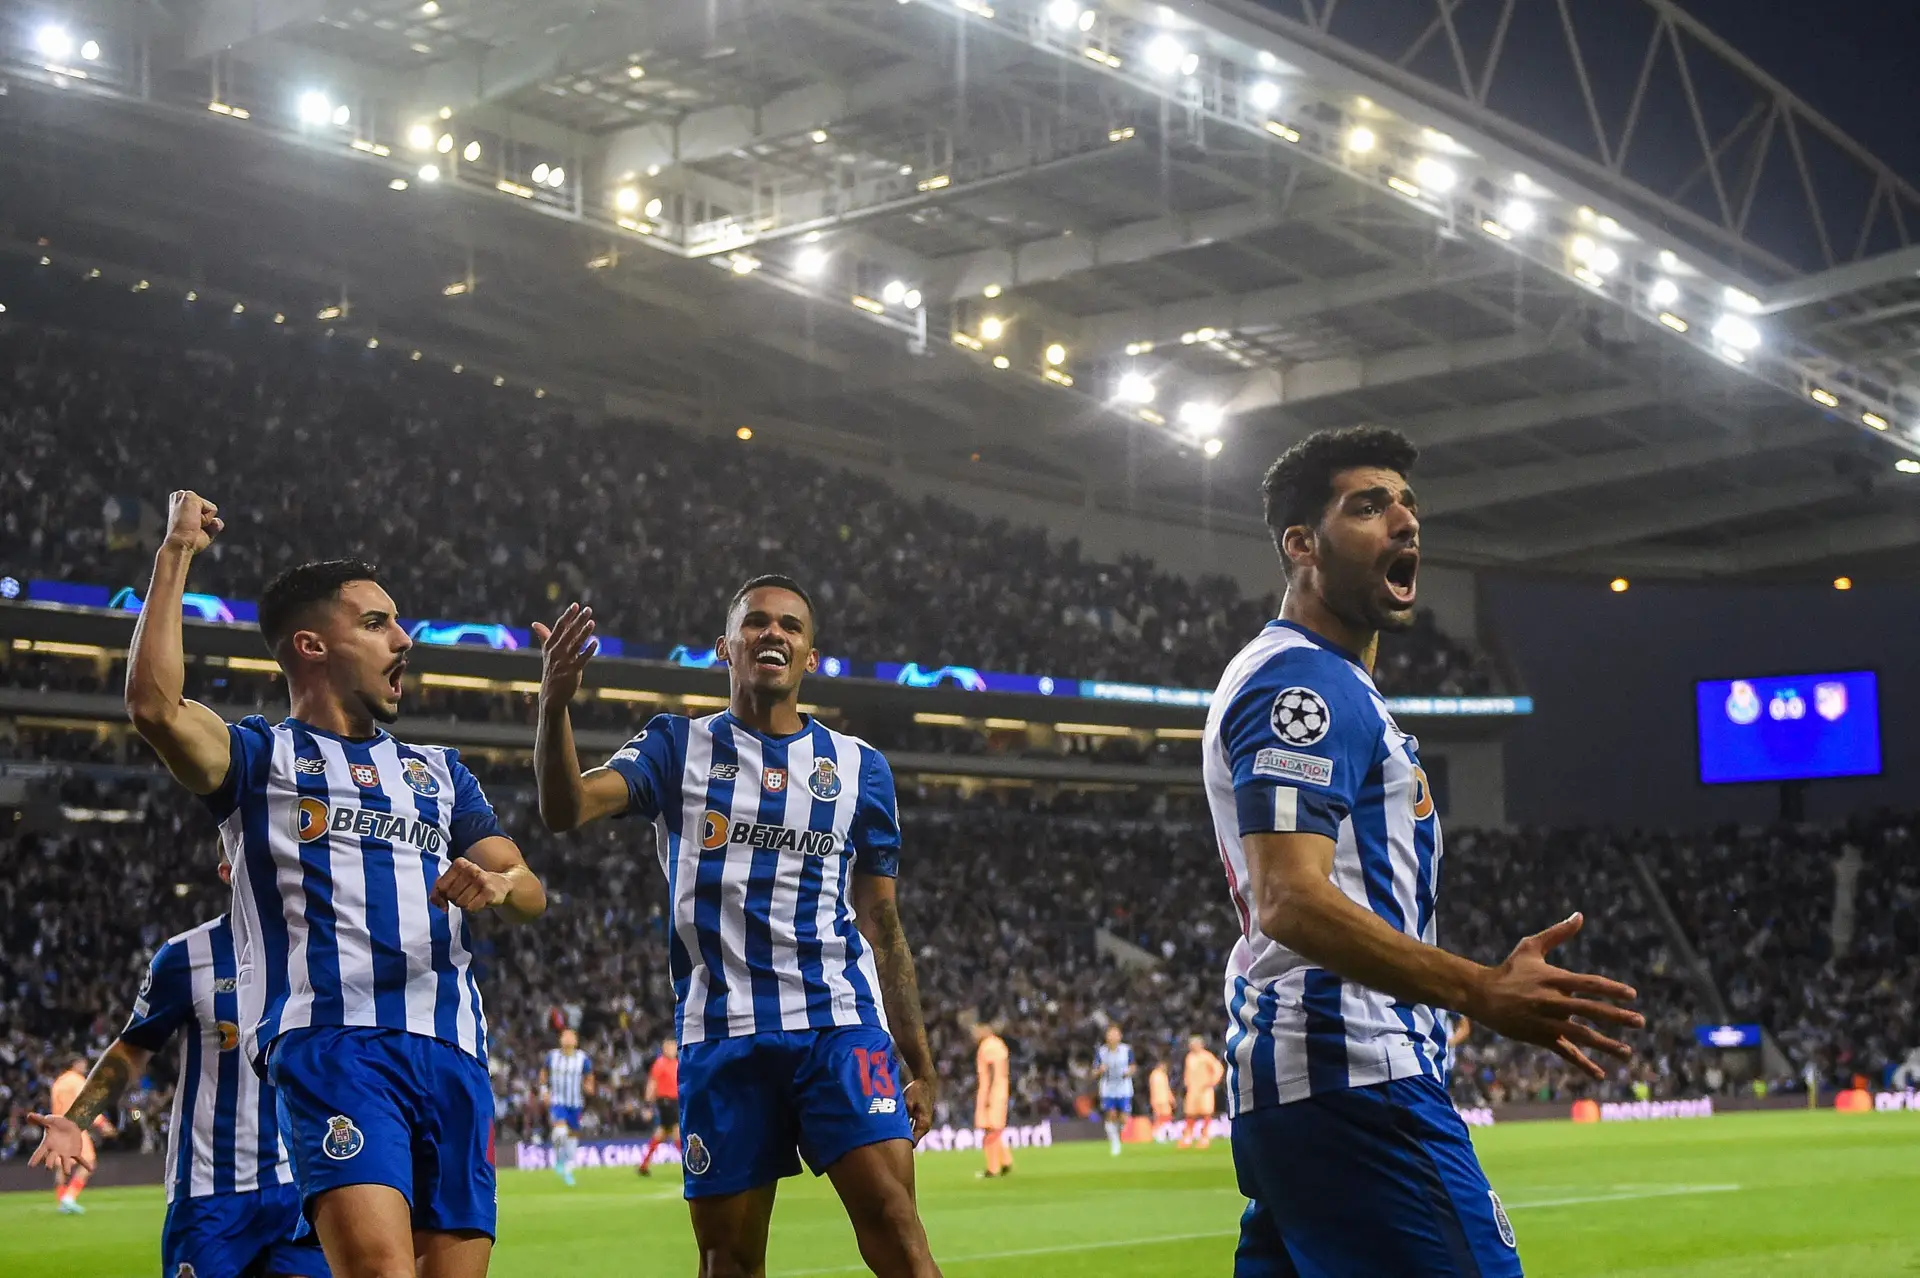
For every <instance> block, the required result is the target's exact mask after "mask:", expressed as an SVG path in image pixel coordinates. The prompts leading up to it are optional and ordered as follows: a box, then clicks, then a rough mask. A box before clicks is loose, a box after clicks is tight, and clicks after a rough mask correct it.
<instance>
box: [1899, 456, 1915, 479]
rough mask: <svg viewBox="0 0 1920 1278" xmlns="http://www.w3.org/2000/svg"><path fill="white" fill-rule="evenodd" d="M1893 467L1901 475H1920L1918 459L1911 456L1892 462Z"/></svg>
mask: <svg viewBox="0 0 1920 1278" xmlns="http://www.w3.org/2000/svg"><path fill="white" fill-rule="evenodd" d="M1893 468H1894V469H1895V470H1897V471H1899V472H1900V473H1901V474H1903V475H1920V461H1915V460H1914V459H1913V458H1911V457H1902V458H1901V459H1900V460H1899V461H1897V462H1895V463H1894V464H1893Z"/></svg>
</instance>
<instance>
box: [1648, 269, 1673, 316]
mask: <svg viewBox="0 0 1920 1278" xmlns="http://www.w3.org/2000/svg"><path fill="white" fill-rule="evenodd" d="M1647 300H1648V301H1649V302H1652V303H1653V304H1654V305H1655V306H1658V307H1659V308H1660V309H1661V310H1665V309H1666V308H1667V307H1669V306H1672V305H1673V304H1674V303H1675V302H1677V301H1679V300H1680V286H1679V285H1678V284H1675V283H1674V282H1673V281H1672V280H1670V279H1667V278H1666V277H1664V276H1662V277H1661V278H1660V279H1657V280H1655V281H1654V282H1653V287H1652V288H1650V289H1648V290H1647Z"/></svg>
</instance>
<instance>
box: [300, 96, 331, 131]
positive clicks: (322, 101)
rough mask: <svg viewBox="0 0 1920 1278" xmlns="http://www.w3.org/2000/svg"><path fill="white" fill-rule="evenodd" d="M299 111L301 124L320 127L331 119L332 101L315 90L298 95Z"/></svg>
mask: <svg viewBox="0 0 1920 1278" xmlns="http://www.w3.org/2000/svg"><path fill="white" fill-rule="evenodd" d="M299 110H300V123H302V124H308V125H321V124H325V123H326V122H327V121H328V120H330V119H332V118H333V102H332V100H331V99H329V98H328V97H327V95H326V94H324V93H321V92H320V91H319V90H317V89H309V90H308V91H307V92H305V93H303V94H301V95H300V104H299Z"/></svg>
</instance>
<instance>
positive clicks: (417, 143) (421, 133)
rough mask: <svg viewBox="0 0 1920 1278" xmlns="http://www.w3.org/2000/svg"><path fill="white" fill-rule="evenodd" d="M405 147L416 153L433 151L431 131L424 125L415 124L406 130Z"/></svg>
mask: <svg viewBox="0 0 1920 1278" xmlns="http://www.w3.org/2000/svg"><path fill="white" fill-rule="evenodd" d="M407 145H408V146H410V147H412V148H413V149H414V150H416V151H431V150H432V149H433V129H432V128H431V127H430V126H428V125H425V124H416V125H414V126H413V127H412V128H410V129H408V130H407Z"/></svg>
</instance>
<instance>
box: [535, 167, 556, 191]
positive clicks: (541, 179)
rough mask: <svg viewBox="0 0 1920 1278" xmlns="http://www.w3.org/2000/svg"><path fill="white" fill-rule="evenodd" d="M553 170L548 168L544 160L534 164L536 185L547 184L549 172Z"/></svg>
mask: <svg viewBox="0 0 1920 1278" xmlns="http://www.w3.org/2000/svg"><path fill="white" fill-rule="evenodd" d="M552 171H553V170H552V169H550V168H548V167H547V165H546V163H545V162H544V161H543V162H541V163H539V164H536V165H534V166H533V184H534V185H535V186H545V185H546V184H547V174H549V173H551V172H552Z"/></svg>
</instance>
